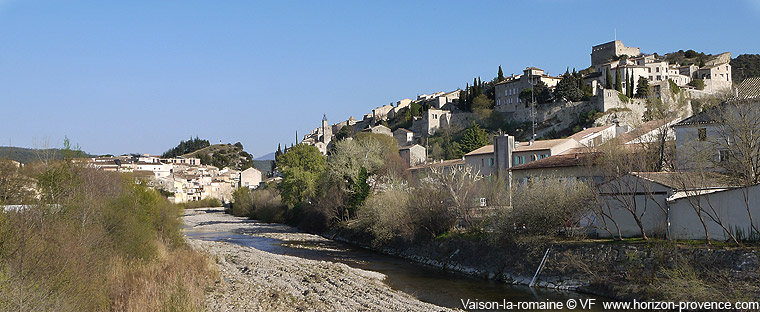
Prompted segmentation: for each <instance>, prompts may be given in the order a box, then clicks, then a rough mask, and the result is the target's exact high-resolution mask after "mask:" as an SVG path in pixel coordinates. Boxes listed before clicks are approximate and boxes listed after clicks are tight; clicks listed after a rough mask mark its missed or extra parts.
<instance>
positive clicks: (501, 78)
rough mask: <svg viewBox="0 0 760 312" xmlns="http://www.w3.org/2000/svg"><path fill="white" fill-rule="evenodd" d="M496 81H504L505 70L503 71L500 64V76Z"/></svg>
mask: <svg viewBox="0 0 760 312" xmlns="http://www.w3.org/2000/svg"><path fill="white" fill-rule="evenodd" d="M496 81H497V82H502V81H504V72H503V71H501V65H499V74H498V76H496Z"/></svg>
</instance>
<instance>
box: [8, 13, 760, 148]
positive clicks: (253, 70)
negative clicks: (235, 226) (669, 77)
mask: <svg viewBox="0 0 760 312" xmlns="http://www.w3.org/2000/svg"><path fill="white" fill-rule="evenodd" d="M615 29H616V30H617V38H618V39H620V40H623V42H624V43H625V44H626V45H629V46H635V47H640V48H641V50H642V52H645V53H653V52H659V53H666V52H671V51H677V50H679V49H684V50H686V49H694V50H697V51H704V52H706V53H720V52H724V51H729V52H732V53H733V54H734V56H736V55H738V54H743V53H760V34H758V30H759V29H760V1H757V0H752V1H750V0H744V1H683V2H681V1H678V2H676V1H634V2H627V3H626V4H625V5H624V4H622V3H620V4H618V3H617V2H610V1H524V2H519V3H518V2H517V1H467V2H465V1H461V2H454V1H35V0H23V1H21V0H0V40H1V41H2V42H0V145H9V144H12V145H14V146H20V147H40V146H42V145H44V144H43V143H42V142H45V141H48V142H49V144H48V145H49V146H51V147H59V146H61V145H62V142H63V139H64V135H65V136H68V137H69V138H70V139H71V141H72V142H73V143H76V144H79V145H80V146H81V147H82V148H83V149H84V150H85V151H87V152H90V153H95V154H104V153H113V154H122V153H133V152H138V153H152V154H159V153H161V152H163V151H165V150H167V149H169V148H171V147H173V146H175V145H176V144H177V143H178V142H179V141H180V140H182V139H187V138H189V137H191V136H196V135H197V136H200V137H201V138H207V139H209V140H210V141H211V142H212V143H214V142H219V141H220V140H221V141H223V142H225V143H227V142H230V143H235V142H238V141H240V142H242V143H243V145H245V148H246V150H247V151H249V152H251V153H252V154H254V156H257V157H258V156H260V155H263V154H265V153H268V152H271V151H273V150H275V149H276V148H277V143H279V142H281V143H283V144H284V143H287V144H292V142H293V141H294V136H295V131H296V130H297V131H298V133H299V135H301V136H302V135H303V134H304V133H306V132H308V131H309V130H311V129H313V128H315V127H317V126H318V125H319V123H320V121H321V118H322V114H323V113H324V114H327V117H328V118H329V119H330V122H331V123H334V122H337V121H340V120H345V119H347V118H348V117H349V116H354V117H356V118H357V119H360V118H361V116H362V114H364V113H368V112H370V111H371V109H372V108H374V107H377V106H380V105H384V104H388V103H390V102H395V101H397V100H400V99H403V98H414V97H416V96H417V94H420V93H432V92H436V91H450V90H455V89H456V88H459V87H464V85H465V83H467V82H471V81H472V78H473V77H475V76H481V77H482V79H483V80H486V79H491V78H493V77H494V76H495V75H496V72H497V67H498V66H499V65H501V66H502V67H503V69H504V72H505V74H507V75H509V74H510V73H519V72H520V71H521V70H522V69H523V68H525V67H526V66H530V65H533V66H537V67H540V68H543V69H545V70H548V71H549V73H551V74H559V73H562V72H564V71H565V68H566V67H570V68H573V67H575V68H578V69H581V68H585V67H588V66H589V63H590V57H589V54H590V53H591V46H592V45H596V44H600V43H604V42H608V41H611V40H613V34H614V33H613V31H614V30H615Z"/></svg>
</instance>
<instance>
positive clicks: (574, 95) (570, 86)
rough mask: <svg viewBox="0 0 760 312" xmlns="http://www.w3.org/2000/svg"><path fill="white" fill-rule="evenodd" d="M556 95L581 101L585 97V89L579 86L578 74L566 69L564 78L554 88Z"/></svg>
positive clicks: (569, 99) (573, 100)
mask: <svg viewBox="0 0 760 312" xmlns="http://www.w3.org/2000/svg"><path fill="white" fill-rule="evenodd" d="M554 95H555V96H557V97H558V98H564V99H566V100H568V101H572V102H577V101H580V100H581V99H582V98H583V91H581V89H580V87H579V84H578V78H577V77H576V75H572V74H570V72H569V71H565V74H564V75H562V80H560V81H559V82H558V83H557V87H556V88H555V89H554Z"/></svg>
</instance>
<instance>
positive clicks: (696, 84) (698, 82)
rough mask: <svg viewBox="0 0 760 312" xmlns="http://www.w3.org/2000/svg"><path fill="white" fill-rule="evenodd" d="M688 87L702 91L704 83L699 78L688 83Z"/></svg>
mask: <svg viewBox="0 0 760 312" xmlns="http://www.w3.org/2000/svg"><path fill="white" fill-rule="evenodd" d="M689 85H690V86H692V87H694V88H696V89H697V90H704V89H705V81H704V80H702V79H699V78H696V79H694V80H692V81H690V82H689Z"/></svg>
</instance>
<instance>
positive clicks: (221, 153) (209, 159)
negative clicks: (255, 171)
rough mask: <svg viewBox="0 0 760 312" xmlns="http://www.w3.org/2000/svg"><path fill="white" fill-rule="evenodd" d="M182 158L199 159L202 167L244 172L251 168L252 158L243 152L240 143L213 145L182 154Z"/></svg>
mask: <svg viewBox="0 0 760 312" xmlns="http://www.w3.org/2000/svg"><path fill="white" fill-rule="evenodd" d="M182 157H197V158H200V160H201V163H202V164H204V165H213V166H216V167H217V168H219V169H222V168H224V167H229V168H232V169H235V170H245V169H248V168H250V167H252V166H253V156H251V154H249V153H248V152H246V151H244V150H243V144H240V142H238V143H235V144H234V145H233V144H229V143H228V144H214V145H211V146H207V147H204V148H201V149H199V150H197V151H194V152H190V153H187V154H183V155H182Z"/></svg>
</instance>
